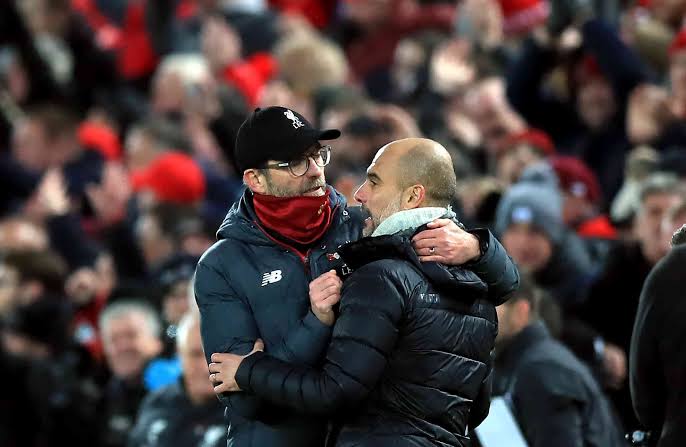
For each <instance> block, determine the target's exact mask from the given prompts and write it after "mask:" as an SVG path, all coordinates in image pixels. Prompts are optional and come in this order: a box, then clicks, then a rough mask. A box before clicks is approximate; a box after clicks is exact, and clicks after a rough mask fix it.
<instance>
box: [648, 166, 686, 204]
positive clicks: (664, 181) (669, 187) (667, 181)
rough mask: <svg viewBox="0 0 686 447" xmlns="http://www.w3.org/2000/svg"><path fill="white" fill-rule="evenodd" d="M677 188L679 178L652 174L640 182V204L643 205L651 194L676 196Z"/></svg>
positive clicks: (671, 175)
mask: <svg viewBox="0 0 686 447" xmlns="http://www.w3.org/2000/svg"><path fill="white" fill-rule="evenodd" d="M679 186H680V184H679V178H678V177H677V176H675V175H673V174H668V173H666V172H657V173H655V174H652V175H650V176H649V177H648V178H646V179H645V180H644V181H643V182H641V187H640V194H639V197H640V203H641V204H643V201H644V200H645V199H646V197H648V196H650V195H653V194H677V193H678V192H679Z"/></svg>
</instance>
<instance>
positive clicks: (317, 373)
mask: <svg viewBox="0 0 686 447" xmlns="http://www.w3.org/2000/svg"><path fill="white" fill-rule="evenodd" d="M370 266H371V265H370ZM390 275H392V273H390V272H385V271H384V272H379V270H378V269H374V268H365V267H363V268H362V269H360V270H358V271H357V272H356V273H355V275H353V276H352V277H351V278H350V279H348V281H347V282H346V283H345V285H344V288H343V298H342V300H341V303H342V305H341V313H340V316H339V318H338V321H337V322H336V325H335V326H334V332H333V340H332V342H331V345H330V346H329V349H328V352H327V355H326V362H325V364H324V366H323V368H322V369H313V368H308V367H305V366H302V365H295V364H290V363H286V362H283V361H280V360H277V359H275V358H274V357H272V356H270V355H267V354H265V353H261V352H257V353H255V354H253V355H250V356H248V357H246V358H245V359H243V361H242V362H241V364H240V366H239V368H238V370H237V372H236V383H237V384H238V386H239V387H240V388H241V389H242V390H244V391H247V392H250V393H253V394H255V395H257V396H259V397H261V398H263V399H266V400H269V401H270V402H272V403H275V404H279V405H285V406H289V407H292V408H295V409H297V410H299V411H302V412H309V413H331V412H334V411H336V410H337V409H339V408H342V407H346V406H352V405H355V404H356V403H358V402H359V401H361V400H362V399H364V398H365V397H366V395H367V394H368V393H369V391H370V390H371V389H372V388H373V387H374V385H375V384H376V382H377V381H378V379H379V377H380V376H381V374H382V372H383V371H384V369H385V368H386V364H387V359H388V356H389V355H390V353H391V350H392V349H393V347H394V345H395V342H396V339H397V334H398V329H397V324H398V322H399V320H400V318H401V315H402V310H403V297H402V295H401V293H400V291H399V288H400V285H399V284H398V283H397V282H395V281H393V280H392V279H391V278H390V277H389V276H390Z"/></svg>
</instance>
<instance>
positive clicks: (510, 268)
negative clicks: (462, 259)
mask: <svg viewBox="0 0 686 447" xmlns="http://www.w3.org/2000/svg"><path fill="white" fill-rule="evenodd" d="M471 233H473V234H474V235H476V237H478V238H479V241H480V242H481V244H482V246H483V245H484V243H487V244H488V245H487V248H486V250H485V252H484V253H483V255H482V256H481V257H480V258H479V259H477V260H476V261H475V262H472V263H470V264H468V265H465V266H464V267H465V268H468V269H469V270H471V271H473V272H474V273H476V274H477V276H478V277H479V278H481V280H482V281H483V282H485V283H486V285H487V286H488V299H489V301H491V302H492V303H493V304H495V305H496V306H497V305H499V304H502V303H504V302H505V301H507V299H508V298H509V297H510V294H512V293H513V292H515V291H516V290H517V288H518V287H519V271H518V270H517V266H516V265H515V263H514V262H513V261H512V258H510V256H508V254H507V252H506V251H505V248H503V246H502V245H501V244H500V242H499V241H498V239H496V238H495V236H493V234H492V233H491V232H490V231H489V230H486V229H477V230H473V231H471Z"/></svg>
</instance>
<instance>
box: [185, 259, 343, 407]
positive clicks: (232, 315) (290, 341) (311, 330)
mask: <svg viewBox="0 0 686 447" xmlns="http://www.w3.org/2000/svg"><path fill="white" fill-rule="evenodd" d="M210 255H211V253H210ZM194 291H195V299H196V301H197V303H198V308H199V309H200V329H201V333H202V341H203V348H204V350H205V355H206V357H207V360H208V362H209V359H210V356H211V355H212V353H221V352H230V353H236V354H246V353H248V352H250V350H251V349H252V347H253V343H254V341H255V339H257V338H258V337H259V336H260V334H259V331H258V329H257V324H256V322H255V319H254V316H253V314H252V310H251V309H250V306H249V304H248V303H247V301H246V300H245V298H244V297H241V296H239V295H238V294H237V293H236V292H235V291H234V290H233V288H232V287H231V283H230V281H229V278H228V277H227V276H225V275H224V274H223V273H222V272H221V271H219V270H218V269H217V268H215V267H214V266H213V265H211V264H210V263H208V262H207V260H205V259H203V260H201V261H200V262H199V263H198V267H197V270H196V274H195V280H194ZM330 334H331V328H329V327H328V326H326V325H324V324H322V323H321V322H320V321H319V320H318V319H317V317H315V316H314V314H313V313H312V312H311V311H308V312H307V314H306V315H305V317H304V318H303V319H302V320H301V321H299V322H298V323H297V324H296V325H295V326H294V327H293V328H292V329H291V330H290V331H289V332H288V333H287V334H286V336H285V337H284V338H283V339H282V340H279V341H278V343H277V344H275V345H270V346H269V349H270V351H271V353H272V354H273V355H274V356H277V357H279V358H284V359H288V360H289V361H293V362H298V363H304V364H312V363H314V362H316V361H317V360H319V358H321V353H322V352H323V351H324V348H325V347H326V345H327V343H328V341H329V338H330ZM220 399H221V400H222V402H224V404H226V405H229V406H231V407H232V408H233V409H234V410H236V411H238V412H239V413H241V414H243V415H244V416H248V415H253V417H256V412H257V411H258V409H259V405H258V400H257V399H255V398H254V396H248V395H246V394H245V393H231V394H225V395H222V396H220Z"/></svg>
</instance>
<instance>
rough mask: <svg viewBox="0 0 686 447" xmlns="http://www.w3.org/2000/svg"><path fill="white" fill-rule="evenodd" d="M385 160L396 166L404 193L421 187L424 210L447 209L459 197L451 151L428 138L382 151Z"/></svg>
mask: <svg viewBox="0 0 686 447" xmlns="http://www.w3.org/2000/svg"><path fill="white" fill-rule="evenodd" d="M383 151H384V157H386V156H388V159H389V160H388V161H390V162H391V163H394V164H395V166H396V172H397V173H398V176H397V181H398V186H399V187H400V188H401V189H405V188H408V187H410V186H412V185H417V184H419V185H422V186H424V189H425V194H426V196H425V197H426V198H425V202H424V203H423V204H422V206H441V207H447V206H448V205H450V202H451V201H452V200H453V198H454V197H455V195H456V194H457V179H456V178H455V169H454V168H453V161H452V158H451V157H450V154H449V153H448V151H447V150H446V149H445V148H444V147H443V146H441V145H440V144H439V143H437V142H436V141H434V140H430V139H428V138H405V139H402V140H397V141H393V142H392V143H389V144H388V145H386V146H385V148H384V149H383Z"/></svg>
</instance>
